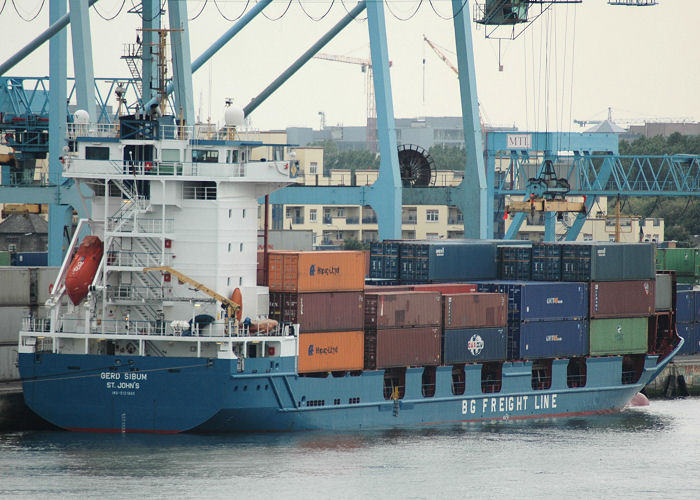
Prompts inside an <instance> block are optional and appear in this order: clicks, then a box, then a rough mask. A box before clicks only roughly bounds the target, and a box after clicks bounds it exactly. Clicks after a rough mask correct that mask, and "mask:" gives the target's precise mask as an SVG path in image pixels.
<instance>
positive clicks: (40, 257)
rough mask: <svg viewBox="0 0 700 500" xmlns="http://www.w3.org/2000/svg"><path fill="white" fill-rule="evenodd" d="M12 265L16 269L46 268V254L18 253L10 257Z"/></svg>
mask: <svg viewBox="0 0 700 500" xmlns="http://www.w3.org/2000/svg"><path fill="white" fill-rule="evenodd" d="M11 259H12V265H13V266H18V267H25V266H48V265H49V254H48V252H20V253H13V254H12V256H11Z"/></svg>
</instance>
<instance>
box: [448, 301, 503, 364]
mask: <svg viewBox="0 0 700 500" xmlns="http://www.w3.org/2000/svg"><path fill="white" fill-rule="evenodd" d="M442 305H443V313H442V321H443V323H442V324H443V328H444V331H443V339H442V353H443V354H442V361H443V363H445V364H460V363H477V362H487V361H503V360H505V359H506V349H507V345H506V334H507V321H508V319H507V316H508V306H507V295H505V294H503V293H447V294H444V295H443V296H442Z"/></svg>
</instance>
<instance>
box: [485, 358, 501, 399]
mask: <svg viewBox="0 0 700 500" xmlns="http://www.w3.org/2000/svg"><path fill="white" fill-rule="evenodd" d="M502 381H503V363H484V364H483V365H481V392H483V393H486V394H488V393H492V392H501V384H502Z"/></svg>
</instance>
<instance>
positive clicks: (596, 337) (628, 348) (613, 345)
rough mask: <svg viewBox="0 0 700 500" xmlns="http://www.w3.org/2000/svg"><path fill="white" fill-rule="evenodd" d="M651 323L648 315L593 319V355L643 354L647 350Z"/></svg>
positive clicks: (591, 327)
mask: <svg viewBox="0 0 700 500" xmlns="http://www.w3.org/2000/svg"><path fill="white" fill-rule="evenodd" d="M648 331H649V325H648V321H647V318H646V317H639V318H610V319H592V320H591V321H590V339H591V349H590V354H591V356H609V355H618V354H643V353H645V352H647V345H648V338H647V336H648Z"/></svg>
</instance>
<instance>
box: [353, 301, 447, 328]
mask: <svg viewBox="0 0 700 500" xmlns="http://www.w3.org/2000/svg"><path fill="white" fill-rule="evenodd" d="M441 303H442V301H441V296H440V292H383V293H367V294H365V327H370V328H380V329H381V328H399V327H416V326H439V325H440V320H441V316H442V307H441Z"/></svg>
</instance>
